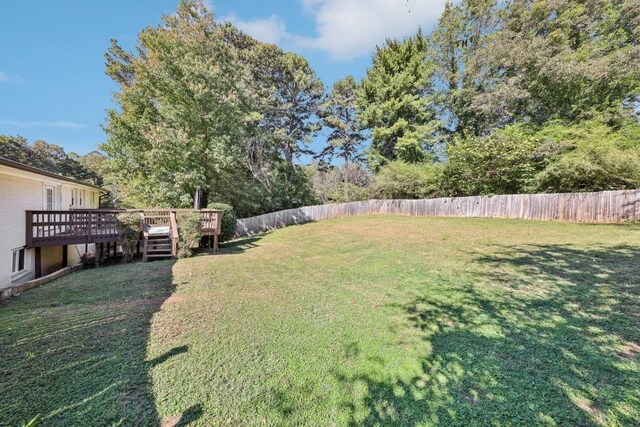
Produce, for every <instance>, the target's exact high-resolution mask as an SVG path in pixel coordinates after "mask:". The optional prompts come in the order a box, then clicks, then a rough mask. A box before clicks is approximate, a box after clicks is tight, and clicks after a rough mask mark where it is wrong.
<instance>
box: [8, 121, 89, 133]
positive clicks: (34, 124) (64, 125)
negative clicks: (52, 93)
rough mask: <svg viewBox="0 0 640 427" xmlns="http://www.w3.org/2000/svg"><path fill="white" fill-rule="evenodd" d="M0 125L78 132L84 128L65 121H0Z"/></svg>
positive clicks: (78, 124)
mask: <svg viewBox="0 0 640 427" xmlns="http://www.w3.org/2000/svg"><path fill="white" fill-rule="evenodd" d="M0 125H2V126H11V127H18V128H59V129H73V130H80V129H83V128H84V127H85V126H84V125H82V124H80V123H76V122H70V121H65V120H59V121H52V122H41V121H21V120H12V119H0Z"/></svg>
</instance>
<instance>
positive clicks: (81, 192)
mask: <svg viewBox="0 0 640 427" xmlns="http://www.w3.org/2000/svg"><path fill="white" fill-rule="evenodd" d="M84 201H85V199H84V190H80V206H84Z"/></svg>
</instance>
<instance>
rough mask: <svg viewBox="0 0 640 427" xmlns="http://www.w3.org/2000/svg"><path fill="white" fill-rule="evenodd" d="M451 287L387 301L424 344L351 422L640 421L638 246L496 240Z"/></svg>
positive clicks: (369, 385)
mask: <svg viewBox="0 0 640 427" xmlns="http://www.w3.org/2000/svg"><path fill="white" fill-rule="evenodd" d="M469 270H470V271H469V274H470V276H471V277H470V278H471V280H472V282H471V283H476V284H475V285H474V286H466V287H461V288H460V289H459V291H458V293H457V294H456V295H455V297H453V298H452V297H450V296H446V295H442V296H440V295H436V296H435V297H429V298H426V297H418V298H415V299H414V300H412V301H410V302H408V303H407V304H404V305H401V306H395V307H393V309H394V310H398V311H399V312H401V313H404V315H405V318H406V319H407V323H408V324H409V325H410V327H411V328H417V329H418V331H419V336H421V337H422V338H420V339H422V340H425V341H427V342H428V344H429V345H430V351H429V352H428V353H429V354H428V355H426V356H425V357H424V358H423V360H422V362H421V370H420V372H419V373H417V374H415V375H413V376H412V377H411V378H405V379H402V380H399V379H393V378H380V377H372V376H366V375H365V376H362V375H360V376H355V377H354V376H350V375H349V374H348V373H341V374H340V373H339V374H337V375H336V376H337V378H338V379H339V380H340V381H341V382H342V383H343V384H345V385H346V386H348V387H355V386H358V387H360V388H363V387H364V388H365V389H366V391H367V393H366V395H365V397H364V398H363V400H362V401H359V402H353V403H350V404H347V405H346V406H347V408H348V409H349V412H350V413H351V414H352V424H353V425H414V424H416V423H421V422H422V423H428V424H440V425H469V424H483V425H484V424H518V425H522V424H525V425H533V424H542V425H545V424H547V425H640V367H639V360H638V351H639V350H640V252H639V250H638V248H637V247H633V246H617V247H610V248H601V249H593V250H587V249H579V248H575V247H571V246H562V245H548V246H522V247H501V248H499V249H498V251H497V255H495V256H482V257H479V258H477V259H476V260H475V263H474V264H472V265H470V266H469Z"/></svg>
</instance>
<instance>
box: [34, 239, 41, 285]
mask: <svg viewBox="0 0 640 427" xmlns="http://www.w3.org/2000/svg"><path fill="white" fill-rule="evenodd" d="M35 273H36V279H39V278H41V277H42V248H41V247H39V246H38V247H36V272H35Z"/></svg>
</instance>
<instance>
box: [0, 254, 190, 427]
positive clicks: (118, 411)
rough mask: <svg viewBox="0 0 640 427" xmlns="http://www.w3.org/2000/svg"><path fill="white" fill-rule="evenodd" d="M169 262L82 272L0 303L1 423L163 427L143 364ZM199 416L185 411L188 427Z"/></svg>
mask: <svg viewBox="0 0 640 427" xmlns="http://www.w3.org/2000/svg"><path fill="white" fill-rule="evenodd" d="M172 266H173V261H159V262H154V263H149V264H142V263H135V264H128V265H122V266H118V267H110V268H101V269H95V270H88V271H82V272H79V273H75V274H72V275H69V276H66V277H64V278H62V279H60V280H58V281H56V282H54V283H51V284H50V285H47V286H46V287H43V288H39V289H37V290H34V291H31V292H29V293H27V294H25V295H23V296H21V297H19V298H18V299H15V300H12V301H10V302H8V303H4V304H0V348H2V357H1V359H2V365H0V390H2V399H0V425H20V424H21V423H22V422H24V421H27V420H30V419H32V418H33V417H34V416H36V415H38V414H39V416H40V420H41V424H42V425H64V426H70V425H159V424H160V420H159V419H158V414H157V412H156V406H155V401H154V396H153V393H152V390H151V385H150V382H149V370H150V369H151V368H153V367H154V366H158V365H160V364H162V363H164V362H165V361H167V360H168V359H170V358H173V357H179V356H180V355H181V354H184V353H185V352H187V351H188V347H187V346H179V347H176V348H174V349H172V350H170V351H169V352H167V353H165V354H163V355H160V356H159V357H156V358H154V359H153V360H150V361H147V360H146V348H147V341H148V337H149V327H150V322H151V319H152V316H153V315H154V313H156V312H157V311H158V310H159V309H160V307H161V306H162V304H163V303H164V301H165V300H166V299H167V298H168V297H169V296H170V295H171V293H172V290H173V287H174V286H173V283H172ZM201 413H202V408H197V407H192V408H189V410H187V411H186V412H185V413H184V414H183V415H182V418H180V420H181V421H180V422H182V424H177V425H186V423H188V422H189V420H194V419H197V418H198V417H199V416H200V415H201Z"/></svg>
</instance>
